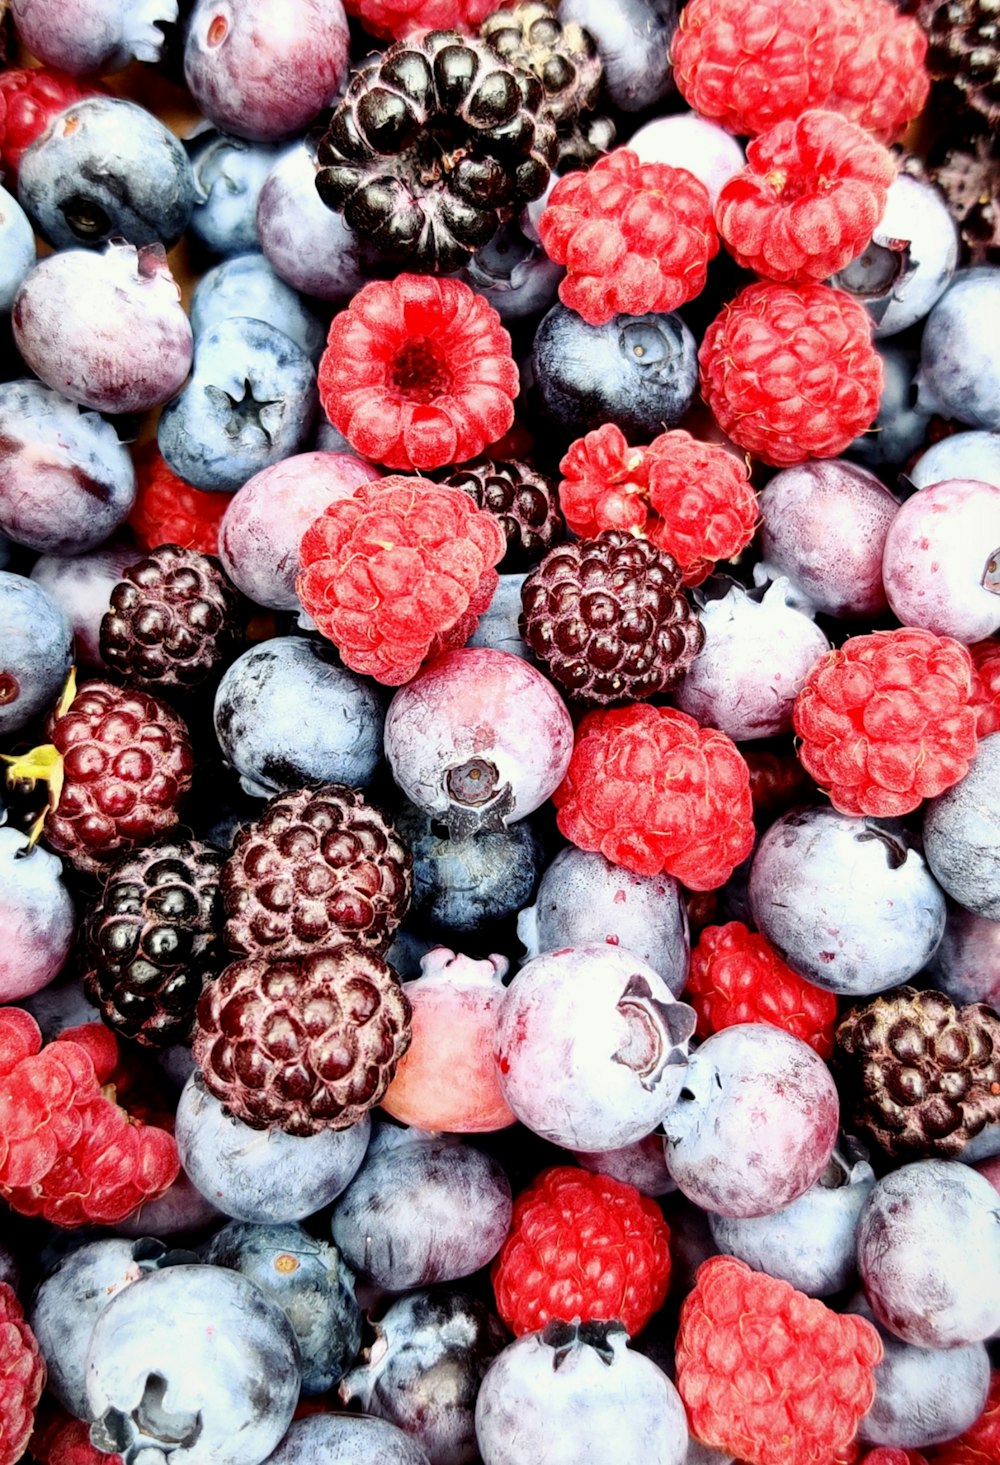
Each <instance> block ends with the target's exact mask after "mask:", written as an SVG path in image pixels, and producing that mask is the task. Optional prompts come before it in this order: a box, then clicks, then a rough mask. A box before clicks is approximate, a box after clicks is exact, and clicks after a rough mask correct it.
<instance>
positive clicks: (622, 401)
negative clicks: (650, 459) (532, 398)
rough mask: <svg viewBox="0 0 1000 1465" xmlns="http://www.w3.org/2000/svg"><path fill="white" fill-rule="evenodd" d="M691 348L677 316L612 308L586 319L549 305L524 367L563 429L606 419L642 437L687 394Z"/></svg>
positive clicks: (672, 420)
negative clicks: (607, 317) (605, 315)
mask: <svg viewBox="0 0 1000 1465" xmlns="http://www.w3.org/2000/svg"><path fill="white" fill-rule="evenodd" d="M697 350H698V348H697V346H696V344H695V339H694V337H693V336H692V334H691V332H690V331H689V330H688V328H687V326H686V325H685V324H684V322H683V321H682V320H681V318H680V316H678V315H616V316H615V317H614V319H613V320H611V321H609V322H608V324H607V325H606V326H588V325H587V323H586V321H584V320H581V318H580V317H579V316H578V315H577V314H576V312H575V311H572V310H567V309H566V307H565V306H564V305H554V306H553V307H552V309H551V310H550V311H549V313H548V315H546V316H544V317H543V319H542V323H541V325H540V326H539V327H538V331H537V333H536V335H535V344H534V351H533V356H532V368H533V372H534V378H535V384H536V386H537V388H538V392H539V395H540V397H541V399H542V403H543V404H544V406H545V409H546V411H547V412H548V414H549V415H550V416H551V417H552V419H553V420H554V422H555V423H556V424H557V425H558V427H559V428H560V429H561V430H562V432H563V433H564V434H566V435H567V436H569V437H580V436H582V434H583V433H585V432H589V431H590V429H591V428H592V427H594V426H595V424H597V423H601V422H614V423H616V424H617V425H618V427H620V428H621V430H622V432H623V433H624V434H625V436H626V437H627V438H629V439H631V440H632V441H638V442H649V441H650V440H651V439H652V438H654V437H655V436H656V435H657V433H660V432H663V430H664V428H665V427H673V426H674V425H675V424H676V423H678V422H679V421H680V419H681V418H682V417H683V416H684V414H685V412H686V411H687V410H688V408H689V407H690V405H691V403H692V401H693V400H694V395H695V392H696V390H697V387H698V355H697Z"/></svg>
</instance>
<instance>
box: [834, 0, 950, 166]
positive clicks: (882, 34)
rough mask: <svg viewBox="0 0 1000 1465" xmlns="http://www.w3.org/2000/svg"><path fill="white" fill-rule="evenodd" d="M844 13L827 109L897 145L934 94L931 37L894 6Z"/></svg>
mask: <svg viewBox="0 0 1000 1465" xmlns="http://www.w3.org/2000/svg"><path fill="white" fill-rule="evenodd" d="M840 7H841V12H842V14H841V30H840V37H841V39H840V61H839V64H838V66H837V71H836V75H835V76H834V79H833V91H832V93H831V95H830V96H829V98H828V99H827V101H826V102H825V103H824V106H827V107H830V108H831V109H832V110H833V111H836V112H842V113H843V114H844V116H845V117H850V118H851V119H852V120H853V121H854V122H857V123H859V124H860V125H861V126H862V127H864V128H865V129H866V130H867V131H868V132H871V133H873V134H874V136H875V137H877V138H880V139H881V140H882V141H883V142H895V141H896V139H897V138H899V137H901V136H902V134H903V133H904V132H905V131H906V128H907V126H908V125H909V123H910V122H912V120H913V119H914V117H918V116H919V115H920V113H921V112H922V111H923V109H924V104H925V103H926V101H927V97H928V94H929V93H930V89H931V79H930V75H929V73H928V70H927V67H926V65H925V60H926V56H927V35H926V32H925V31H924V29H923V27H922V26H921V25H920V23H919V21H918V20H917V18H916V16H914V15H900V13H899V10H898V9H897V7H896V6H895V5H894V4H892V0H840Z"/></svg>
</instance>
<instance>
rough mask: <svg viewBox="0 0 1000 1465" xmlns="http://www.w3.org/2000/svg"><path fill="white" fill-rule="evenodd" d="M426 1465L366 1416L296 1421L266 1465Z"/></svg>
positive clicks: (393, 1432) (394, 1433)
mask: <svg viewBox="0 0 1000 1465" xmlns="http://www.w3.org/2000/svg"><path fill="white" fill-rule="evenodd" d="M375 1460H377V1461H378V1465H430V1461H429V1460H428V1459H427V1456H426V1455H425V1454H424V1452H423V1450H422V1449H421V1448H420V1446H419V1445H418V1444H417V1443H416V1441H415V1440H411V1439H410V1437H409V1435H405V1434H404V1433H403V1431H402V1430H401V1429H397V1428H396V1426H395V1425H394V1424H389V1423H388V1422H387V1421H386V1420H384V1419H375V1418H374V1417H373V1416H371V1415H367V1414H362V1415H358V1414H314V1415H313V1416H312V1417H311V1418H308V1419H299V1420H296V1422H295V1423H294V1424H293V1425H292V1427H291V1429H290V1430H289V1431H288V1433H287V1434H286V1435H285V1438H284V1439H283V1440H282V1441H281V1444H280V1445H279V1446H278V1448H277V1449H276V1450H275V1452H274V1454H273V1455H269V1456H268V1457H267V1461H266V1465H318V1462H319V1461H322V1462H323V1465H372V1462H373V1461H375Z"/></svg>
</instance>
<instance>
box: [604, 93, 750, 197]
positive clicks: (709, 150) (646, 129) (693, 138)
mask: <svg viewBox="0 0 1000 1465" xmlns="http://www.w3.org/2000/svg"><path fill="white" fill-rule="evenodd" d="M628 146H629V148H630V150H631V151H632V152H633V153H635V154H636V155H637V156H638V158H639V161H640V162H642V163H667V164H668V165H669V166H670V167H671V168H686V169H687V171H688V172H689V173H693V174H694V176H695V177H696V178H698V179H699V180H700V181H701V182H702V183H704V185H705V187H706V188H707V189H708V196H709V198H710V199H711V201H712V207H713V208H714V207H715V201H716V199H717V198H718V196H719V191H720V189H721V188H722V185H723V184H724V183H728V181H729V179H730V178H732V177H733V176H734V174H736V173H738V172H739V171H740V169H741V168H743V167H744V166H745V165H746V156H745V154H744V152H743V148H742V147H741V145H740V143H739V140H738V139H737V138H735V137H733V135H732V133H731V132H727V131H726V129H725V128H724V127H720V126H719V124H718V123H717V122H709V120H708V118H707V117H699V116H698V114H697V113H696V112H677V113H675V114H674V115H673V116H672V117H654V118H653V120H652V122H647V123H645V124H644V125H643V126H642V127H640V128H639V130H638V132H634V133H633V134H632V136H631V138H630V139H629V142H628Z"/></svg>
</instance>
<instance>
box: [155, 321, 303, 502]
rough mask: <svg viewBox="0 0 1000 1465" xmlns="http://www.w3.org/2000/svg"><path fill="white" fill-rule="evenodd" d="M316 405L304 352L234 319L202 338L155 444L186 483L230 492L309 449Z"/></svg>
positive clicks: (260, 325) (271, 331)
mask: <svg viewBox="0 0 1000 1465" xmlns="http://www.w3.org/2000/svg"><path fill="white" fill-rule="evenodd" d="M317 404H318V397H317V395H316V373H315V371H314V370H313V366H312V362H311V361H310V360H309V357H308V356H307V355H306V354H305V352H304V351H303V350H302V348H301V346H299V345H297V344H296V342H295V341H293V340H292V339H291V337H290V336H286V335H285V333H284V331H279V330H277V329H276V328H275V327H274V326H272V325H267V324H266V323H265V322H264V321H260V320H253V319H252V318H251V317H249V316H229V317H227V319H225V320H222V321H219V322H218V323H217V324H216V325H214V326H210V327H209V329H208V330H206V331H205V332H204V334H203V335H201V336H199V338H198V341H197V345H196V347H195V353H194V369H193V372H192V375H191V380H190V381H189V382H188V384H187V386H186V387H185V388H184V390H183V392H181V393H180V395H179V396H177V397H175V398H174V399H173V401H172V402H169V403H168V404H167V406H166V407H165V408H164V410H163V413H162V415H161V417H160V423H159V428H158V430H157V441H158V443H159V446H160V452H161V453H162V454H163V456H164V458H165V459H166V461H167V463H168V465H169V466H170V467H171V468H172V469H173V470H174V472H175V473H177V474H178V475H179V476H180V477H181V478H183V479H184V481H185V482H186V483H191V484H193V485H194V487H195V488H201V489H207V490H209V491H212V492H219V493H233V492H235V490H236V489H238V488H242V486H243V484H244V483H246V481H247V479H248V478H252V477H253V475H254V474H255V473H259V472H260V470H261V469H262V468H267V467H269V466H270V465H271V464H272V463H278V462H280V461H281V459H282V458H287V457H288V456H289V455H290V454H291V453H297V452H298V451H299V449H300V448H302V447H303V446H304V445H305V443H306V441H307V440H308V437H309V432H310V430H311V428H312V424H313V419H314V417H315V415H316V407H317Z"/></svg>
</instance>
